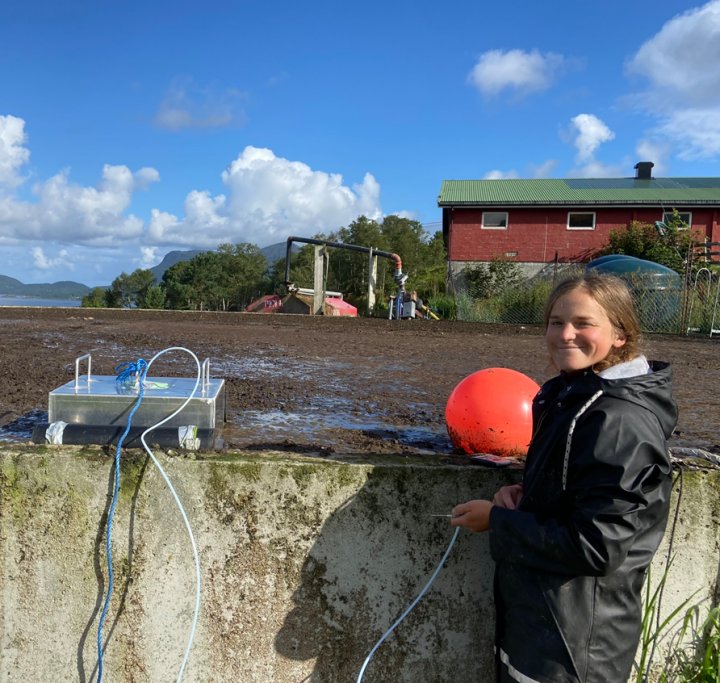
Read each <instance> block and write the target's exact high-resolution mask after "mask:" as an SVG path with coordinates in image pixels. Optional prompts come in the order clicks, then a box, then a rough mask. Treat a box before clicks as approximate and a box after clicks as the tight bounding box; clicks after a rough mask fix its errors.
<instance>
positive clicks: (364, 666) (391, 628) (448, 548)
mask: <svg viewBox="0 0 720 683" xmlns="http://www.w3.org/2000/svg"><path fill="white" fill-rule="evenodd" d="M459 533H460V527H457V528H456V529H455V533H454V534H453V537H452V539H450V545H448V547H447V550H446V551H445V554H444V555H443V556H442V560H440V563H439V564H438V566H437V567H435V571H434V572H433V573H432V576H431V577H430V580H429V581H428V582H427V583H426V584H425V588H423V589H422V590H421V591H420V592H419V593H418V596H417V597H416V598H415V599H414V600H413V601H412V603H410V606H409V607H408V608H407V609H406V610H405V611H404V612H403V613H402V614H401V615H400V617H399V618H398V619H397V621H396V622H395V623H394V624H393V625H392V626H391V627H390V628H389V629H388V630H387V631H385V633H383V635H382V638H380V640H378V641H377V643H375V647H373V649H372V650H370V654H369V655H368V656H367V657H366V658H365V661H364V662H363V665H362V669H360V673H359V674H358V677H357V683H361V681H362V678H363V676H364V675H365V669H366V668H367V665H368V664H369V663H370V660H371V659H372V658H373V655H374V654H375V651H376V650H377V649H378V648H379V647H380V646H381V645H382V644H383V642H384V641H385V639H386V638H387V637H388V636H389V635H390V634H391V633H392V632H393V631H394V630H395V628H396V627H397V626H399V625H400V622H402V620H403V619H404V618H405V617H406V616H407V615H408V614H410V612H411V611H412V610H413V609H414V607H415V605H417V604H418V602H420V600H422V597H423V595H425V593H427V591H428V589H429V588H430V586H432V583H433V581H435V579H436V577H437V575H438V574H439V573H440V570H441V569H442V568H443V565H444V564H445V560H447V558H448V555H450V551H451V550H452V547H453V545H455V541H456V540H457V537H458V534H459Z"/></svg>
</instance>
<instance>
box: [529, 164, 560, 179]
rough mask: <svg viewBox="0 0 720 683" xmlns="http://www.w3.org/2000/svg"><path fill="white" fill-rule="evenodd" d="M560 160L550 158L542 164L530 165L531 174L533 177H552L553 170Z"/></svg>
mask: <svg viewBox="0 0 720 683" xmlns="http://www.w3.org/2000/svg"><path fill="white" fill-rule="evenodd" d="M557 165H558V162H557V160H556V159H548V160H547V161H544V162H543V163H542V164H537V165H534V164H531V165H530V175H531V176H532V177H533V178H550V177H552V174H553V172H554V171H555V169H556V168H557Z"/></svg>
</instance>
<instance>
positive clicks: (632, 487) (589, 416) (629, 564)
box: [490, 362, 677, 683]
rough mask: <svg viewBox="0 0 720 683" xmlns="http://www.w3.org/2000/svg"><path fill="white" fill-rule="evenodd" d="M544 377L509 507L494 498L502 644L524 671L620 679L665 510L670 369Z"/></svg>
mask: <svg viewBox="0 0 720 683" xmlns="http://www.w3.org/2000/svg"><path fill="white" fill-rule="evenodd" d="M650 366H651V369H652V372H650V373H649V374H646V375H641V376H636V377H630V378H625V379H612V380H609V379H603V378H602V377H600V376H598V375H597V374H595V373H594V372H592V371H590V370H588V371H583V372H581V373H579V374H576V375H573V376H571V375H559V376H558V377H555V378H553V379H551V380H550V381H548V382H547V383H546V384H545V385H544V386H543V387H542V389H541V390H540V392H539V393H538V395H537V396H536V398H535V400H534V402H533V425H534V426H533V429H534V435H533V439H532V442H531V445H530V448H529V451H528V455H527V459H526V467H525V474H524V479H523V497H522V500H521V502H520V505H519V507H518V509H517V510H506V509H503V508H499V507H497V506H495V507H493V509H492V511H491V515H490V549H491V553H492V557H493V559H494V560H495V561H496V563H497V564H496V574H495V600H496V607H497V614H498V624H497V642H496V645H497V647H498V655H499V657H500V659H501V660H502V661H503V662H505V664H506V665H507V666H508V668H509V671H510V674H511V676H512V677H513V678H515V679H516V680H518V681H522V682H523V683H533V682H535V681H539V682H540V683H576V682H578V681H579V682H582V683H625V681H627V679H628V676H629V674H630V671H631V668H632V662H633V658H634V656H635V651H636V648H637V644H638V639H639V636H640V627H641V618H642V607H641V602H642V585H643V579H644V576H645V571H646V569H647V567H648V565H649V564H650V561H651V559H652V557H653V555H654V553H655V551H656V550H657V547H658V545H659V543H660V541H661V539H662V536H663V533H664V530H665V524H666V521H667V517H668V508H669V499H670V491H671V487H672V483H671V465H670V459H669V455H668V451H667V445H666V439H667V438H668V437H669V436H670V435H671V434H672V431H673V429H674V428H675V424H676V422H677V407H676V405H675V403H674V401H673V399H672V397H671V371H670V367H669V365H668V364H666V363H658V362H651V364H650Z"/></svg>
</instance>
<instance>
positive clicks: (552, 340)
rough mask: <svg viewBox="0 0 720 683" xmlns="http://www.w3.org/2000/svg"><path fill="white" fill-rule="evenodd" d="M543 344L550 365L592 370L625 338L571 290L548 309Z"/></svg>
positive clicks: (589, 299)
mask: <svg viewBox="0 0 720 683" xmlns="http://www.w3.org/2000/svg"><path fill="white" fill-rule="evenodd" d="M545 342H546V343H547V347H548V350H549V351H550V357H551V359H552V363H553V365H554V366H555V367H556V368H557V369H558V370H561V371H564V372H573V371H576V370H584V369H586V368H589V367H592V366H593V365H595V363H599V362H600V361H601V360H603V359H605V358H606V357H607V355H608V353H610V350H611V349H613V348H618V347H620V346H623V345H624V344H625V336H624V335H623V334H622V333H621V332H619V331H618V330H616V329H615V327H613V324H612V323H611V322H610V318H608V315H607V313H605V311H604V310H603V308H602V307H601V306H600V305H599V304H598V303H597V302H596V301H595V299H593V297H592V296H591V295H590V294H588V293H587V292H585V291H583V290H581V289H575V290H572V291H570V292H568V293H567V294H565V295H563V296H561V297H560V298H559V299H558V300H557V301H556V302H555V305H554V306H553V307H552V310H551V312H550V318H549V320H548V326H547V329H546V331H545Z"/></svg>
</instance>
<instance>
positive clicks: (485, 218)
mask: <svg viewBox="0 0 720 683" xmlns="http://www.w3.org/2000/svg"><path fill="white" fill-rule="evenodd" d="M507 226H508V215H507V211H483V215H482V227H483V228H484V229H485V230H507Z"/></svg>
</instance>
